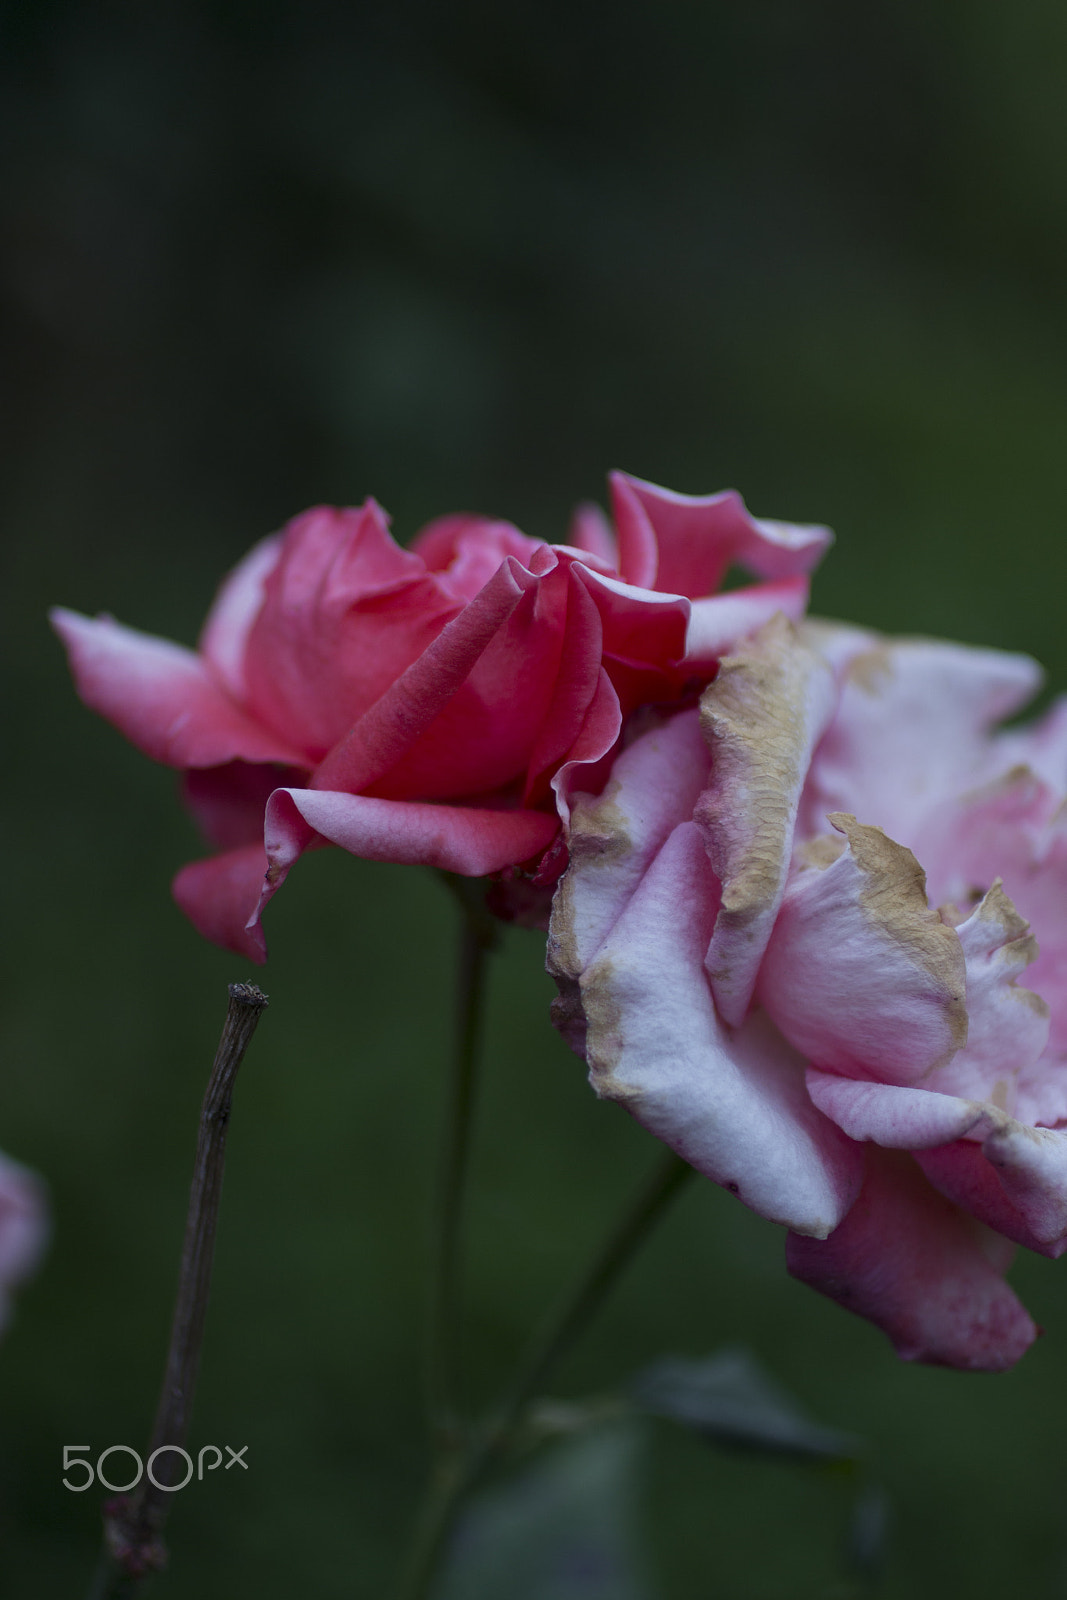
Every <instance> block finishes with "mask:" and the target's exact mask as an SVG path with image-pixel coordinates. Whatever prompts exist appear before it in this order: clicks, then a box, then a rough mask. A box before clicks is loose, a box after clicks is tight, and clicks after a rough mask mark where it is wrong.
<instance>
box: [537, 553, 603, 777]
mask: <svg viewBox="0 0 1067 1600" xmlns="http://www.w3.org/2000/svg"><path fill="white" fill-rule="evenodd" d="M564 571H565V573H566V582H567V599H566V613H565V620H564V625H563V648H562V651H561V653H560V659H559V666H558V668H557V671H556V676H555V682H554V684H553V685H552V698H551V700H550V702H549V706H548V710H547V712H546V713H545V717H544V721H543V722H542V724H541V727H540V730H539V731H538V734H537V736H536V738H535V740H534V745H533V749H532V751H531V752H530V757H529V764H528V768H527V777H526V786H525V789H524V792H523V804H524V805H536V804H538V803H539V802H540V801H542V800H543V799H545V798H546V797H547V796H548V792H549V783H550V780H551V778H552V776H553V774H554V772H555V770H556V768H557V767H558V766H559V763H560V762H561V761H562V760H563V758H564V757H565V756H566V755H567V754H568V753H569V752H570V750H571V749H572V747H573V745H574V741H575V740H576V739H577V737H578V734H579V731H580V729H581V727H582V725H583V723H584V722H585V719H586V716H587V714H588V712H589V708H590V705H591V704H592V701H593V697H594V695H595V694H596V692H597V686H598V684H599V681H600V661H601V656H602V653H603V639H604V633H603V627H602V625H601V621H600V613H599V612H598V610H597V608H596V605H595V604H594V603H593V600H592V599H591V598H590V595H589V592H588V590H587V588H586V587H585V584H584V583H583V582H582V578H581V575H580V574H581V569H580V568H579V567H577V566H568V567H565V568H564Z"/></svg>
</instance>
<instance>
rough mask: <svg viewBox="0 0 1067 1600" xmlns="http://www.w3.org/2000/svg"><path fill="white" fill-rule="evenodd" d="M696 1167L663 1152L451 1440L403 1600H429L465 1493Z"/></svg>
mask: <svg viewBox="0 0 1067 1600" xmlns="http://www.w3.org/2000/svg"><path fill="white" fill-rule="evenodd" d="M692 1171H693V1169H692V1167H690V1166H689V1165H688V1164H687V1163H686V1162H684V1161H683V1160H682V1159H681V1157H680V1156H676V1155H675V1154H674V1153H673V1151H668V1152H667V1154H666V1155H665V1156H664V1157H663V1159H662V1160H661V1161H660V1162H659V1164H658V1165H657V1167H656V1170H655V1171H654V1172H653V1174H652V1176H651V1177H650V1178H649V1179H648V1180H647V1181H646V1182H645V1183H644V1184H643V1185H642V1186H641V1188H640V1189H639V1190H638V1191H637V1193H636V1194H635V1195H634V1196H633V1198H632V1199H631V1201H630V1202H629V1204H628V1205H627V1206H626V1207H625V1209H624V1210H623V1212H622V1214H621V1215H620V1216H619V1217H618V1219H617V1220H616V1222H615V1224H614V1226H613V1227H612V1228H611V1229H610V1231H609V1232H608V1234H607V1236H606V1237H605V1239H604V1241H603V1242H602V1244H601V1246H600V1249H599V1250H598V1251H597V1252H596V1254H595V1255H594V1256H593V1257H592V1259H591V1260H590V1262H589V1263H588V1265H587V1266H586V1268H585V1271H584V1272H583V1273H582V1275H581V1276H580V1277H579V1278H578V1280H577V1282H576V1283H575V1284H574V1285H573V1287H572V1288H571V1290H570V1293H569V1294H568V1295H567V1296H566V1297H565V1298H564V1299H563V1301H562V1302H561V1303H560V1305H559V1307H558V1308H557V1310H556V1312H555V1314H554V1315H553V1316H552V1317H551V1318H550V1319H549V1320H548V1322H547V1323H546V1324H545V1327H544V1329H543V1330H542V1332H541V1333H540V1335H539V1336H538V1337H537V1338H536V1339H535V1340H534V1342H533V1344H532V1345H531V1347H530V1349H529V1351H528V1353H527V1355H526V1358H525V1360H524V1361H523V1362H522V1363H521V1365H520V1368H519V1373H518V1376H517V1377H516V1380H515V1382H514V1384H513V1385H512V1387H511V1389H510V1390H509V1391H508V1392H507V1393H506V1395H505V1396H504V1399H503V1400H502V1401H501V1403H500V1405H499V1406H498V1407H497V1409H496V1411H495V1412H494V1413H493V1414H492V1415H491V1417H490V1419H489V1422H488V1424H487V1426H485V1427H484V1428H483V1429H482V1430H481V1431H480V1433H479V1434H478V1435H477V1436H476V1437H475V1438H474V1440H473V1441H472V1442H471V1443H470V1444H469V1445H467V1446H466V1447H465V1448H464V1447H463V1446H462V1445H456V1444H453V1447H452V1450H451V1452H450V1453H449V1454H447V1455H444V1456H442V1459H441V1462H440V1465H439V1469H438V1472H437V1473H436V1474H435V1476H434V1478H433V1480H432V1481H431V1484H430V1487H429V1490H428V1492H427V1496H426V1501H425V1504H424V1507H423V1514H422V1519H421V1522H420V1526H419V1529H418V1532H417V1535H416V1539H415V1543H414V1546H413V1550H412V1557H411V1563H410V1566H409V1569H408V1575H407V1583H406V1585H405V1586H404V1587H403V1588H402V1589H401V1591H400V1594H401V1600H426V1597H427V1596H428V1595H429V1593H430V1590H431V1585H432V1583H433V1580H434V1578H435V1576H436V1574H437V1571H438V1567H439V1564H440V1561H441V1557H442V1555H443V1553H444V1550H445V1547H446V1545H447V1543H448V1540H449V1538H450V1536H451V1533H452V1530H453V1529H454V1527H455V1524H456V1521H457V1518H458V1516H459V1512H460V1510H461V1508H462V1504H463V1501H464V1499H465V1498H466V1496H467V1495H468V1494H469V1493H470V1492H471V1490H472V1489H474V1488H476V1487H477V1486H478V1484H479V1483H480V1482H481V1480H482V1479H483V1478H484V1477H485V1476H486V1474H487V1473H488V1472H489V1471H491V1469H492V1468H493V1466H494V1465H495V1464H496V1462H497V1461H498V1459H499V1458H500V1456H502V1455H503V1454H504V1452H505V1451H506V1449H507V1447H508V1445H509V1444H510V1443H511V1440H512V1438H513V1437H514V1434H515V1432H516V1429H517V1428H518V1426H519V1424H520V1423H521V1421H522V1417H523V1413H524V1411H525V1409H526V1407H527V1405H528V1404H529V1402H530V1401H531V1400H532V1399H533V1398H534V1397H535V1395H536V1394H537V1391H538V1389H539V1388H540V1386H541V1384H542V1383H543V1382H544V1380H545V1379H546V1378H547V1376H548V1374H549V1373H550V1372H551V1370H552V1368H553V1367H555V1366H556V1364H557V1362H559V1361H560V1360H561V1359H562V1357H563V1356H565V1355H566V1354H567V1352H568V1351H569V1350H570V1348H571V1346H572V1345H573V1344H574V1341H575V1340H576V1339H577V1338H578V1336H579V1334H581V1333H582V1331H583V1330H584V1328H585V1327H586V1325H587V1324H588V1322H589V1321H590V1320H591V1318H592V1317H593V1316H594V1315H595V1313H596V1312H597V1311H598V1310H599V1309H600V1307H601V1305H602V1304H603V1302H604V1300H605V1299H606V1297H607V1296H608V1294H609V1293H610V1292H611V1290H612V1288H613V1287H614V1285H615V1283H616V1282H617V1280H618V1278H619V1277H620V1275H621V1273H622V1272H623V1270H624V1269H625V1268H626V1267H627V1266H628V1265H629V1263H630V1261H631V1260H632V1259H633V1256H634V1254H635V1252H636V1250H637V1249H638V1247H639V1246H640V1244H641V1243H642V1241H643V1240H644V1239H645V1237H646V1235H647V1234H648V1233H649V1231H650V1230H651V1228H652V1227H653V1225H654V1224H655V1223H656V1222H657V1221H658V1219H659V1218H660V1217H661V1216H662V1215H663V1213H664V1211H665V1210H666V1209H667V1207H668V1205H669V1204H670V1202H671V1200H672V1199H673V1198H674V1196H675V1195H676V1194H677V1193H678V1191H679V1190H680V1189H681V1188H682V1186H683V1184H684V1183H685V1182H686V1180H687V1179H688V1178H689V1176H690V1175H691V1173H692Z"/></svg>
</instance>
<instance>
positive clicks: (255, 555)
mask: <svg viewBox="0 0 1067 1600" xmlns="http://www.w3.org/2000/svg"><path fill="white" fill-rule="evenodd" d="M281 547H282V538H281V535H280V534H277V533H275V534H271V535H270V537H269V538H267V539H261V540H260V541H259V543H258V544H256V545H253V546H252V549H251V550H250V551H249V552H248V554H247V555H246V556H245V557H244V559H243V560H241V561H239V562H238V564H237V566H236V567H234V569H233V571H232V572H231V573H230V574H229V576H228V577H227V578H225V579H224V580H223V583H222V586H221V588H220V589H219V592H218V594H217V595H216V596H215V603H214V605H213V606H212V607H211V610H210V611H209V612H208V614H207V621H206V622H205V623H204V626H203V629H202V631H201V634H200V646H199V648H200V654H201V655H202V656H203V657H204V658H205V660H207V661H210V663H211V665H212V667H214V669H215V672H216V673H217V674H218V676H219V678H220V679H221V680H222V682H223V684H225V686H226V688H227V689H228V690H229V692H230V693H231V694H232V695H233V697H234V699H235V700H237V701H243V700H244V699H245V696H246V694H247V691H248V685H247V683H246V682H245V647H246V645H247V644H248V636H249V634H250V633H251V631H252V627H253V625H254V623H255V620H256V618H257V617H258V615H259V612H260V608H261V607H262V605H263V599H264V596H265V594H266V592H267V591H266V584H267V578H268V576H269V575H270V573H271V572H272V571H273V570H274V567H275V566H276V565H277V562H278V556H279V553H280V551H281Z"/></svg>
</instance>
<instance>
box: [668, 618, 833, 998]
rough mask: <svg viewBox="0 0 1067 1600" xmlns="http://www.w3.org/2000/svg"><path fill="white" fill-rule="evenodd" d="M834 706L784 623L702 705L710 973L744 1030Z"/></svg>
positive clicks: (824, 678) (723, 675)
mask: <svg viewBox="0 0 1067 1600" xmlns="http://www.w3.org/2000/svg"><path fill="white" fill-rule="evenodd" d="M833 698H834V690H833V679H832V677H831V674H830V672H829V669H828V668H827V667H826V665H825V664H824V663H823V662H822V660H821V659H820V658H819V657H818V656H817V655H816V654H815V653H814V652H813V651H811V650H809V649H807V648H806V647H805V646H804V645H802V644H801V643H800V642H799V640H798V638H797V634H796V630H795V629H794V628H793V627H792V625H791V624H790V623H789V622H788V621H787V620H786V619H785V618H784V617H777V618H775V619H774V620H772V621H771V622H769V623H768V624H767V625H766V627H764V628H763V629H761V631H760V632H759V633H758V634H757V635H756V636H755V637H754V638H753V639H751V640H750V641H749V642H748V643H747V644H745V645H743V646H742V647H741V648H740V649H739V650H738V652H737V653H736V654H735V655H733V656H728V657H725V658H724V659H723V662H722V665H721V666H720V668H719V674H718V677H717V678H716V679H715V681H714V683H712V684H711V686H710V687H709V688H708V689H706V690H705V691H704V695H703V698H702V700H701V725H702V727H703V730H704V735H705V738H706V739H707V741H708V744H709V746H710V748H711V751H712V770H711V782H710V785H709V788H708V790H707V792H706V794H705V795H704V796H703V798H702V799H701V801H700V803H699V805H698V807H697V813H696V815H697V821H698V822H699V824H700V826H701V828H702V829H703V831H704V838H705V843H706V845H707V850H708V856H709V858H710V860H711V864H712V866H713V867H714V869H715V872H716V874H717V876H718V878H719V881H720V883H721V884H722V909H721V911H720V912H719V916H718V920H717V921H716V924H715V932H714V935H713V937H712V940H711V945H710V947H709V949H708V953H707V968H708V972H709V974H710V975H711V986H712V991H713V993H714V995H715V1002H716V1005H717V1006H718V1008H719V1012H720V1014H721V1015H722V1016H723V1017H724V1018H725V1019H726V1021H727V1022H730V1023H733V1024H735V1025H736V1024H737V1023H739V1022H740V1021H741V1020H742V1018H743V1017H744V1015H745V1012H746V1011H747V1009H748V1004H749V1001H750V1000H751V998H752V992H753V989H754V987H755V983H756V974H757V972H758V970H759V965H760V962H761V960H762V959H763V952H764V950H765V949H766V946H767V941H768V939H769V938H770V935H771V929H772V928H773V926H774V920H775V917H776V916H777V914H778V908H779V905H780V904H781V900H782V895H783V893H784V892H785V884H786V877H787V874H788V871H789V860H790V856H791V854H792V849H793V827H794V823H795V821H796V814H797V805H798V802H799V798H800V793H801V789H802V787H803V784H804V778H805V775H806V773H807V769H808V764H809V762H810V760H811V753H812V750H813V749H814V747H815V744H816V742H817V741H818V739H819V737H820V735H821V734H822V731H823V728H824V727H825V725H826V721H827V719H828V717H829V716H830V713H831V711H832V709H833Z"/></svg>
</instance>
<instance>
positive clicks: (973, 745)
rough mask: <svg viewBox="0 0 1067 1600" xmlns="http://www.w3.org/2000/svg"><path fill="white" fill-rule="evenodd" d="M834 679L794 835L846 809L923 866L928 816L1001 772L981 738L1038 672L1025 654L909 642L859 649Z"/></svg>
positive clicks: (820, 826) (1019, 701) (1025, 695)
mask: <svg viewBox="0 0 1067 1600" xmlns="http://www.w3.org/2000/svg"><path fill="white" fill-rule="evenodd" d="M854 637H855V636H854ZM858 637H859V639H860V640H862V635H860V636H858ZM843 676H844V682H843V686H842V690H841V703H840V705H839V707H838V709H837V712H836V714H835V716H834V720H833V725H832V726H831V728H830V729H829V731H828V732H827V734H826V737H825V739H824V740H823V741H822V743H821V745H820V746H819V750H818V752H817V754H816V756H815V759H814V761H813V762H812V766H811V773H810V776H809V779H808V785H807V789H806V791H805V795H804V805H803V808H802V812H801V825H800V826H801V832H802V833H803V834H811V833H818V832H824V831H825V829H826V822H825V818H826V816H827V815H828V814H829V812H831V811H849V812H852V813H853V814H854V815H856V816H858V817H862V818H863V820H864V821H865V822H868V823H873V824H876V825H877V826H878V827H880V828H884V829H885V831H886V832H887V833H889V834H891V835H892V837H893V838H894V839H898V840H899V841H900V842H901V843H902V844H905V845H907V846H908V848H909V849H913V850H915V851H916V853H917V854H918V855H919V856H920V858H921V859H922V860H924V861H925V860H931V861H932V860H933V857H932V856H931V855H930V854H929V852H928V850H927V849H926V848H925V847H924V846H923V843H922V839H921V829H922V828H923V826H924V825H925V824H926V822H927V821H928V819H929V816H930V812H931V809H932V808H933V807H935V806H936V805H937V804H938V803H939V802H941V801H943V800H951V799H955V797H956V796H958V795H959V794H961V793H962V792H963V791H964V790H965V789H968V788H971V787H973V786H974V785H976V784H978V783H983V782H985V781H987V779H989V778H991V777H993V776H995V775H996V773H997V771H999V770H1003V765H1002V758H1000V757H999V756H998V754H997V748H996V746H995V745H994V744H993V743H992V742H991V740H990V738H989V730H990V729H991V728H992V727H993V725H994V724H995V723H997V722H998V721H1000V719H1001V718H1002V717H1006V716H1009V715H1010V714H1011V713H1012V712H1013V711H1015V710H1017V709H1018V707H1019V706H1020V705H1023V704H1025V703H1026V701H1027V700H1028V699H1029V698H1030V696H1031V695H1032V694H1033V693H1034V692H1035V691H1036V689H1037V688H1038V687H1039V685H1040V682H1041V671H1040V668H1039V667H1038V666H1037V665H1036V663H1035V662H1033V661H1031V660H1030V658H1029V657H1028V656H1016V655H1007V654H1005V653H1003V652H1000V651H995V650H973V649H967V648H964V647H963V646H962V645H954V644H943V643H940V642H937V641H934V640H926V639H913V640H902V641H900V642H896V643H886V642H878V643H876V644H875V645H874V647H873V648H870V649H862V650H860V652H859V653H858V654H856V655H854V656H852V658H851V659H850V660H848V662H847V665H846V666H845V668H844V673H843ZM1009 887H1010V886H1009Z"/></svg>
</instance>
